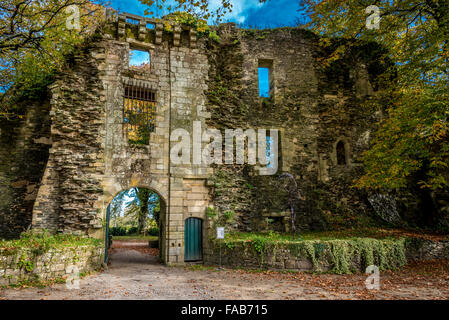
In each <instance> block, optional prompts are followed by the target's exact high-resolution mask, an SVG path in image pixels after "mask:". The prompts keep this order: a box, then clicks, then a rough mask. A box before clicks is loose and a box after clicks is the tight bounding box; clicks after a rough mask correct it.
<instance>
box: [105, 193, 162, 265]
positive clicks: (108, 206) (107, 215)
mask: <svg viewBox="0 0 449 320" xmlns="http://www.w3.org/2000/svg"><path fill="white" fill-rule="evenodd" d="M133 189H135V190H146V191H148V196H151V195H156V196H157V201H158V203H159V208H160V211H159V219H158V229H159V232H158V242H159V246H158V249H159V258H160V259H161V260H162V261H164V260H165V248H166V244H165V241H166V240H165V238H166V237H165V233H166V230H167V227H166V216H167V201H166V199H165V198H164V196H163V195H161V193H160V192H158V191H157V190H154V188H149V187H147V186H133V187H130V188H128V189H123V190H122V191H120V192H118V193H116V194H115V196H113V197H112V199H110V200H109V201H108V202H107V203H106V210H105V218H104V221H105V223H104V225H103V234H104V236H103V237H104V243H105V262H106V263H107V262H108V258H109V255H108V251H109V249H110V246H111V244H112V242H111V238H110V235H111V233H110V229H111V212H112V208H111V206H112V203H113V201H114V199H117V197H119V196H120V197H122V200H123V197H124V195H125V197H127V195H128V193H129V192H130V191H131V190H133ZM127 192H128V193H127ZM109 198H110V197H109ZM109 198H108V199H109ZM122 200H119V201H122ZM140 200H141V199H139V201H140ZM133 201H135V200H133ZM130 202H132V201H130ZM122 209H123V208H122Z"/></svg>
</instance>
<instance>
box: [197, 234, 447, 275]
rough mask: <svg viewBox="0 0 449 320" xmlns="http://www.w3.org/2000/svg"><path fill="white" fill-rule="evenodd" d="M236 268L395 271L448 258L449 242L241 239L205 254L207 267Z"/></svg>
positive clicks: (335, 271) (216, 246)
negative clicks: (409, 263)
mask: <svg viewBox="0 0 449 320" xmlns="http://www.w3.org/2000/svg"><path fill="white" fill-rule="evenodd" d="M220 246H221V263H222V265H225V266H229V267H236V268H254V269H272V270H292V271H314V272H332V273H338V274H342V273H353V272H364V271H365V270H366V267H368V266H370V265H376V266H378V267H379V268H380V270H395V269H398V268H400V267H402V266H404V265H405V264H406V263H407V261H409V260H414V259H449V241H429V240H421V239H407V240H406V239H383V240H378V239H365V238H360V239H350V240H327V241H326V240H304V241H299V242H282V243H280V242H279V243H276V242H269V243H262V242H259V243H258V242H257V241H248V240H238V241H232V242H226V241H225V242H221V243H220V242H218V241H213V242H212V245H211V246H210V248H209V249H208V250H207V252H205V264H208V265H218V264H219V263H220Z"/></svg>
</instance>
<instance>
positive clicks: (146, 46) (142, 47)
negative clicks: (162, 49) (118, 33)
mask: <svg viewBox="0 0 449 320" xmlns="http://www.w3.org/2000/svg"><path fill="white" fill-rule="evenodd" d="M127 42H128V44H129V46H128V50H127V58H128V64H127V66H126V69H127V70H128V71H131V72H133V73H135V74H142V75H148V74H153V71H154V64H153V61H154V59H153V56H154V51H155V46H154V45H153V44H150V43H145V42H140V41H137V40H132V39H129V40H128V41H127ZM131 50H137V51H144V52H148V54H149V56H150V68H149V70H145V69H142V70H139V69H136V68H132V67H131V66H130V65H129V60H130V53H131Z"/></svg>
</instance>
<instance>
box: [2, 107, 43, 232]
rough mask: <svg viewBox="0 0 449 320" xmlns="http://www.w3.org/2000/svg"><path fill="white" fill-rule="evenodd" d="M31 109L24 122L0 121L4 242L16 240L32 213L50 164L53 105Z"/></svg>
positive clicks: (14, 120) (16, 120) (29, 222)
mask: <svg viewBox="0 0 449 320" xmlns="http://www.w3.org/2000/svg"><path fill="white" fill-rule="evenodd" d="M24 103H27V104H29V105H31V106H30V107H29V108H28V112H27V113H26V115H25V117H24V118H23V119H13V120H7V119H2V120H0V238H6V239H10V238H16V237H18V236H19V235H20V233H22V232H23V231H25V230H26V229H27V228H29V227H30V225H31V212H32V210H33V205H34V202H35V199H36V196H37V192H38V190H39V185H40V182H41V179H42V176H43V173H44V170H45V165H46V163H47V160H48V149H49V148H50V145H51V140H50V117H49V115H48V114H49V108H50V107H49V103H48V102H46V101H42V102H33V101H27V102H24Z"/></svg>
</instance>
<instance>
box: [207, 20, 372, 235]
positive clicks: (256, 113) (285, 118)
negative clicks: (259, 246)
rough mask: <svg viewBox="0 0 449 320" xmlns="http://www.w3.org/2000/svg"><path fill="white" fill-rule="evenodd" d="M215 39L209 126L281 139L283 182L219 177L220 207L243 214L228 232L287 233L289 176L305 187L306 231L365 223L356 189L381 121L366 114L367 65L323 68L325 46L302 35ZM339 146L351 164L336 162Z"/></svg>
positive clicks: (285, 31)
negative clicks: (264, 91)
mask: <svg viewBox="0 0 449 320" xmlns="http://www.w3.org/2000/svg"><path fill="white" fill-rule="evenodd" d="M217 33H218V34H219V36H220V43H219V44H216V43H212V44H211V46H210V47H209V51H210V54H209V61H210V65H211V68H210V76H209V78H210V79H211V84H210V90H209V91H208V98H209V106H208V108H209V110H210V111H211V113H212V118H211V119H210V121H209V124H210V125H211V126H213V127H218V128H220V129H222V130H224V129H225V128H243V129H246V128H265V129H271V128H275V129H279V130H280V149H279V156H280V167H279V171H278V174H277V175H275V176H273V177H263V176H259V175H257V173H256V172H255V171H254V170H253V168H251V167H249V166H235V167H228V166H220V167H218V168H216V172H215V178H214V179H213V180H214V181H215V183H216V188H215V193H214V197H213V198H214V203H215V204H217V206H218V208H219V209H220V210H221V211H222V212H223V211H226V210H230V209H231V210H235V211H236V214H237V216H236V219H235V220H236V224H233V225H231V226H229V227H230V228H231V229H238V230H244V231H255V230H258V231H261V230H264V229H267V228H269V229H271V230H277V231H286V227H287V226H288V219H289V215H290V214H289V212H288V206H287V204H288V195H287V193H286V192H285V190H282V189H281V188H279V181H278V176H279V174H280V173H282V172H288V173H291V174H292V175H293V176H294V178H295V180H296V182H297V184H298V185H299V191H300V193H301V195H302V199H300V200H298V201H297V202H296V204H295V208H294V209H295V211H296V212H297V220H296V225H297V226H299V227H300V228H301V229H315V230H316V229H318V230H319V229H329V228H333V227H336V226H337V225H339V226H341V225H344V224H346V226H348V225H351V224H356V223H360V222H361V221H362V223H363V220H364V219H368V217H369V216H370V211H371V208H370V207H369V206H368V205H367V204H366V195H364V194H360V193H359V192H358V191H357V190H355V189H352V188H351V187H352V186H353V182H354V181H353V180H354V179H355V178H357V177H360V176H361V174H362V173H363V167H362V166H361V163H360V161H361V160H360V158H361V154H362V153H363V151H364V150H366V149H367V147H368V143H369V141H370V137H371V135H372V133H373V131H374V130H375V128H376V123H377V121H378V120H379V119H380V117H379V116H380V113H376V110H372V109H367V108H363V107H362V106H363V105H365V102H366V101H367V99H369V97H370V96H371V95H372V94H374V92H375V89H374V88H373V87H372V85H371V81H373V79H374V78H373V76H372V75H371V74H370V73H369V72H368V68H367V67H366V64H364V61H363V59H362V58H359V57H358V56H357V54H354V55H353V56H351V57H342V58H341V59H340V60H338V61H337V62H336V63H335V64H333V65H331V66H330V67H323V65H322V62H321V61H322V60H324V58H325V57H326V52H325V50H323V48H321V47H320V46H319V44H318V38H317V37H316V36H315V35H314V34H312V33H311V32H309V31H306V30H302V29H299V28H280V29H274V30H239V29H236V28H235V26H234V25H233V24H226V25H222V26H220V27H219V28H218V30H217ZM360 56H363V55H360ZM371 63H372V62H371ZM267 64H268V65H269V66H270V69H271V71H270V77H271V79H270V80H271V87H272V88H271V94H270V98H268V99H267V98H260V97H259V82H258V66H266V65H267ZM335 65H337V68H336V67H335ZM351 66H352V67H351ZM376 89H378V88H376ZM339 141H343V142H344V145H345V149H346V161H347V163H346V164H345V165H338V163H337V155H336V145H337V143H338V142H339ZM267 221H270V223H269V224H267Z"/></svg>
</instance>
